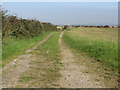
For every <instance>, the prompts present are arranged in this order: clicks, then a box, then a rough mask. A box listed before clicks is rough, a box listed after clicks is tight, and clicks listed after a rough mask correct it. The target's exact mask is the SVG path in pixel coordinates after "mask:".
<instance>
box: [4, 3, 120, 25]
mask: <svg viewBox="0 0 120 90" xmlns="http://www.w3.org/2000/svg"><path fill="white" fill-rule="evenodd" d="M2 6H3V8H4V9H7V10H8V11H9V13H10V14H13V13H16V14H17V16H18V17H21V18H30V19H38V20H39V21H42V22H51V23H53V24H80V25H117V22H118V3H117V2H4V3H2Z"/></svg>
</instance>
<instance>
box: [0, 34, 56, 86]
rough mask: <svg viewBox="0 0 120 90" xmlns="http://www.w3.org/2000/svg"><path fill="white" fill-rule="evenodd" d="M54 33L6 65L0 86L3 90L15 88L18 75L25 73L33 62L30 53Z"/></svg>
mask: <svg viewBox="0 0 120 90" xmlns="http://www.w3.org/2000/svg"><path fill="white" fill-rule="evenodd" d="M53 34H54V33H52V34H50V35H49V36H48V37H47V38H45V39H44V40H43V41H41V42H40V43H38V44H37V45H35V46H34V47H33V48H32V49H29V50H27V51H26V52H25V54H23V55H20V56H18V57H17V58H16V59H14V60H13V61H11V62H10V63H8V64H7V65H6V66H5V67H4V68H3V70H2V72H3V73H2V86H3V88H6V87H7V88H11V87H13V88H14V87H15V86H16V84H17V82H18V79H19V77H20V75H22V73H24V72H25V71H27V70H28V69H29V66H30V64H29V63H30V62H31V61H33V60H34V58H33V57H32V54H31V53H30V52H32V51H33V50H34V49H36V48H37V47H38V46H39V45H41V44H42V43H44V42H45V41H46V40H48V39H49V38H50V37H51V36H52V35H53Z"/></svg>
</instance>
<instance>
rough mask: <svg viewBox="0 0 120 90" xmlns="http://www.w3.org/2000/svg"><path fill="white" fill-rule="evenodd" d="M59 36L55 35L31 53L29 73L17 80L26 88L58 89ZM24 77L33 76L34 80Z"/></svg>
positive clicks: (59, 64)
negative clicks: (32, 58)
mask: <svg viewBox="0 0 120 90" xmlns="http://www.w3.org/2000/svg"><path fill="white" fill-rule="evenodd" d="M59 35H60V32H57V33H55V34H54V35H53V36H52V37H51V38H49V39H48V40H47V41H46V42H45V43H43V44H42V45H40V46H39V47H38V48H37V49H35V50H34V51H33V52H32V54H33V56H34V61H32V62H31V67H30V69H29V71H27V72H26V73H25V76H21V78H20V80H19V81H22V82H21V83H22V84H23V85H25V84H27V85H28V87H37V88H53V87H59V85H58V84H57V82H56V81H57V80H58V79H59V77H60V76H61V75H60V73H59V70H60V66H61V63H60V60H61V55H60V50H59V44H58V39H59ZM26 75H27V76H30V77H34V76H35V78H28V77H27V78H26ZM24 77H25V78H24ZM21 87H23V86H21Z"/></svg>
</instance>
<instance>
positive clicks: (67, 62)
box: [59, 32, 106, 88]
mask: <svg viewBox="0 0 120 90" xmlns="http://www.w3.org/2000/svg"><path fill="white" fill-rule="evenodd" d="M63 34H64V32H62V33H61V35H60V38H59V44H60V49H61V54H62V61H61V63H62V64H63V68H62V70H61V71H60V72H61V75H62V77H61V79H60V81H59V83H60V86H61V87H62V88H68V87H69V88H101V87H102V88H103V87H104V88H105V87H106V86H104V85H103V83H102V82H97V81H95V79H96V78H97V77H94V79H93V78H92V76H91V75H90V74H86V73H83V72H84V70H85V69H86V67H85V66H84V65H82V66H79V65H78V64H77V63H76V59H75V56H74V55H73V53H72V52H71V50H70V49H69V48H68V47H66V46H65V45H64V43H63V42H62V36H63Z"/></svg>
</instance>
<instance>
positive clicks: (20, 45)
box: [2, 32, 50, 66]
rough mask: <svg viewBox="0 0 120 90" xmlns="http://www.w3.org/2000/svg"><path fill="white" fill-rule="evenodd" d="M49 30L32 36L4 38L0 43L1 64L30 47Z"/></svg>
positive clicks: (46, 34) (45, 35)
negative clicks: (1, 43)
mask: <svg viewBox="0 0 120 90" xmlns="http://www.w3.org/2000/svg"><path fill="white" fill-rule="evenodd" d="M49 33H50V32H46V33H44V34H43V35H40V36H38V37H33V38H23V39H16V38H5V39H4V40H3V45H2V49H3V52H2V65H3V66H4V65H5V64H7V63H8V62H10V61H11V60H12V59H14V58H15V57H16V56H18V55H20V54H23V53H24V51H25V50H27V49H30V48H32V47H33V46H34V45H35V44H37V43H38V42H40V41H41V40H43V39H44V38H45V37H47V36H48V34H49Z"/></svg>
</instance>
